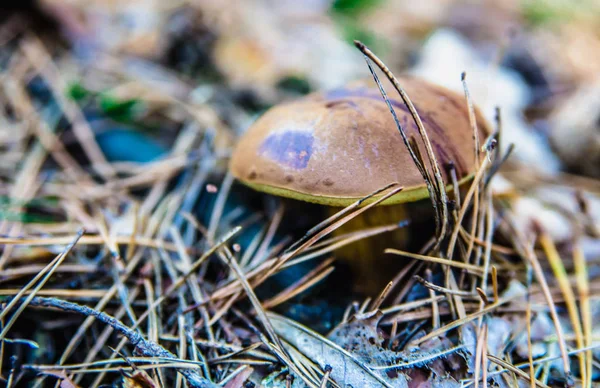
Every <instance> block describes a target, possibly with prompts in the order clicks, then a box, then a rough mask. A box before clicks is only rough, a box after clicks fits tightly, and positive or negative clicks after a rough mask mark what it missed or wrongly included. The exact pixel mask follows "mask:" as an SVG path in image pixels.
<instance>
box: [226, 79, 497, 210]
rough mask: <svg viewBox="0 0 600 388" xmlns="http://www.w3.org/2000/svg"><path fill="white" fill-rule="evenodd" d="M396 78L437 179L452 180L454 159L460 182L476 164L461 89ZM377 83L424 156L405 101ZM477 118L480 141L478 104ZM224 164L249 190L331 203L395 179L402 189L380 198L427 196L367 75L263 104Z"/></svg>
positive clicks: (484, 128)
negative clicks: (413, 110)
mask: <svg viewBox="0 0 600 388" xmlns="http://www.w3.org/2000/svg"><path fill="white" fill-rule="evenodd" d="M398 80H399V82H400V85H402V87H403V88H404V89H405V91H406V92H407V94H408V95H409V97H410V99H411V100H412V102H413V104H414V106H415V108H416V109H417V112H418V113H419V116H420V117H421V120H422V122H423V125H424V127H425V130H426V131H427V134H428V137H429V140H430V142H431V145H432V149H433V152H434V153H435V155H436V158H437V160H438V163H439V164H440V166H441V170H442V175H443V179H444V182H445V183H446V184H450V183H451V180H450V177H449V175H448V174H447V172H446V169H445V168H444V165H446V164H448V163H453V164H454V166H455V170H456V174H457V177H458V179H459V182H461V183H462V182H465V181H467V180H468V179H469V178H471V177H472V176H473V174H474V172H475V169H476V165H475V145H474V140H473V131H472V129H471V125H470V122H469V114H468V108H467V103H466V100H465V98H464V96H462V95H460V94H458V93H455V92H452V91H450V90H448V89H446V88H443V87H441V86H437V85H433V84H431V83H429V82H426V81H424V80H421V79H418V78H414V77H409V76H404V77H400V78H399V79H398ZM386 82H387V81H386ZM384 86H385V88H386V90H387V92H388V98H389V100H390V102H391V104H392V106H393V107H394V110H395V111H396V114H397V116H398V119H399V122H400V124H401V125H402V127H403V129H404V131H405V133H406V134H407V136H408V137H409V138H410V137H411V136H414V137H415V139H416V142H417V144H418V147H419V150H420V153H421V155H422V156H423V159H424V160H427V158H426V155H427V153H426V150H425V146H424V145H423V143H422V141H421V138H420V135H419V132H418V129H417V126H416V124H415V123H414V120H413V118H412V116H411V115H410V113H409V111H408V108H407V107H406V106H405V104H404V103H403V102H402V100H401V98H400V97H399V96H398V95H397V93H396V92H395V91H394V89H393V88H392V86H391V84H389V83H387V84H384ZM476 120H477V126H478V128H479V139H480V143H483V141H484V140H485V137H487V136H488V134H489V133H490V127H489V124H488V123H487V122H486V121H485V119H484V118H483V116H482V115H481V114H480V113H479V111H478V110H477V109H476ZM425 163H427V165H428V167H429V168H430V166H429V164H428V162H427V161H426V162H425ZM230 171H231V172H232V174H233V175H234V176H235V177H236V178H237V179H239V180H240V181H241V182H242V183H244V184H246V185H248V186H250V187H252V188H254V189H256V190H259V191H263V192H267V193H271V194H274V195H279V196H283V197H289V198H294V199H299V200H303V201H307V202H313V203H319V204H325V205H331V206H346V205H348V204H350V203H352V202H354V201H356V200H358V199H360V198H363V197H365V196H367V195H369V194H371V193H373V192H374V191H376V190H378V189H381V188H383V187H385V186H386V185H389V184H390V183H395V182H396V183H399V184H400V185H401V186H403V187H404V189H403V190H402V191H401V192H399V193H397V194H395V195H394V196H392V197H390V198H388V199H387V200H386V201H385V202H384V204H396V203H403V202H411V201H416V200H419V199H422V198H425V197H427V196H428V192H427V187H426V185H425V181H424V179H423V177H422V175H421V174H420V173H419V170H418V169H417V167H416V166H415V164H414V162H413V160H412V158H411V156H410V153H409V152H408V150H407V148H406V146H405V144H404V142H403V140H402V136H401V135H400V133H399V131H398V129H397V127H396V124H395V122H394V119H393V117H392V115H391V113H390V111H389V109H388V106H387V104H386V103H385V101H384V100H383V98H382V97H381V94H380V92H379V89H378V88H377V85H376V84H375V83H374V82H373V81H372V80H370V81H367V80H364V81H357V82H353V83H350V84H349V85H346V86H345V87H343V88H339V89H335V90H331V91H327V92H321V93H313V94H310V95H308V96H306V97H304V98H301V99H299V100H297V101H294V102H289V103H282V104H279V105H277V106H275V107H273V108H271V109H269V110H268V111H267V112H266V113H265V114H264V115H263V116H261V117H260V118H259V119H258V120H257V121H256V122H255V123H254V124H253V125H252V126H251V127H250V128H249V129H248V131H247V132H246V133H245V134H244V135H243V136H242V137H241V139H240V141H239V143H238V145H237V147H236V149H235V150H234V152H233V155H232V158H231V162H230ZM372 200H373V199H372Z"/></svg>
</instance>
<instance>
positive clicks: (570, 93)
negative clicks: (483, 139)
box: [0, 0, 600, 177]
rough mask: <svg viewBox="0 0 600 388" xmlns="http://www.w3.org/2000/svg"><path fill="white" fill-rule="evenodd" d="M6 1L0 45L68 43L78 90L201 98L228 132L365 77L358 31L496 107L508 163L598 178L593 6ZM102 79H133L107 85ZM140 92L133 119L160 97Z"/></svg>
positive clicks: (598, 49) (196, 101) (587, 0)
mask: <svg viewBox="0 0 600 388" xmlns="http://www.w3.org/2000/svg"><path fill="white" fill-rule="evenodd" d="M4 7H5V11H4V12H3V16H2V18H3V20H4V21H3V27H2V35H1V36H0V38H1V39H2V41H3V42H7V41H9V40H10V39H11V37H12V36H14V35H16V34H20V33H23V32H24V31H25V30H26V29H28V28H36V29H38V30H39V31H40V33H39V35H38V36H39V37H40V38H41V39H43V40H45V41H47V42H46V44H47V45H48V46H47V47H50V50H58V47H60V46H63V47H68V48H69V51H68V55H62V58H61V57H59V59H60V60H64V61H71V62H75V63H78V64H79V65H80V66H83V67H77V66H70V67H66V68H64V69H63V77H64V78H65V79H66V80H67V81H69V82H70V83H71V84H72V86H73V87H75V88H76V92H77V91H78V92H83V91H92V92H101V93H103V94H104V95H105V96H110V97H111V98H115V99H121V100H123V99H126V98H127V97H128V94H129V95H131V94H133V91H132V90H130V89H131V88H133V87H134V86H139V84H142V85H143V86H146V87H147V88H148V90H146V91H147V93H150V94H152V93H154V94H158V95H161V97H157V99H158V100H160V99H161V98H176V99H179V100H182V101H185V103H186V104H190V105H191V106H194V105H201V104H205V103H207V104H208V105H209V106H211V107H212V109H214V111H215V112H217V113H218V114H217V117H216V118H218V119H219V120H220V121H222V122H223V123H224V124H225V125H226V126H227V127H228V130H231V131H232V133H233V134H234V135H235V134H236V133H239V132H241V131H243V130H244V129H245V128H246V127H247V126H248V125H249V122H251V121H252V120H253V119H254V118H255V114H256V113H260V112H261V111H262V110H264V109H265V108H266V107H268V106H270V105H272V104H273V103H275V102H278V101H281V100H282V99H288V98H294V97H295V96H297V95H298V94H302V93H307V92H309V91H311V90H319V89H323V88H332V87H335V86H338V85H340V84H343V83H345V82H347V81H348V80H352V79H356V78H357V77H362V76H367V75H368V72H367V68H366V65H365V63H364V60H363V59H362V58H361V55H360V53H359V52H358V51H357V50H356V49H355V48H354V47H353V46H352V44H351V43H352V40H353V39H359V40H361V41H362V42H364V43H365V44H367V45H368V46H369V47H370V48H371V49H372V50H373V51H374V52H376V53H377V54H378V55H379V56H380V57H381V58H382V59H384V60H385V62H386V64H387V65H388V66H389V67H390V68H391V69H392V70H393V71H394V72H397V73H401V72H410V73H416V74H419V75H421V76H423V77H425V78H428V79H430V80H433V81H435V82H437V83H440V84H443V85H446V86H448V87H450V88H453V89H456V90H458V91H461V92H462V85H461V83H460V74H461V72H463V71H466V72H467V81H468V85H469V88H470V90H471V93H472V96H473V99H474V101H475V103H476V104H478V105H479V106H481V107H482V108H483V110H484V112H485V114H486V116H487V117H488V118H489V119H490V120H493V119H494V115H495V113H494V112H495V108H496V107H499V108H500V109H501V112H502V119H503V124H504V125H503V137H502V142H503V143H505V144H504V145H506V144H508V143H515V144H516V149H515V157H514V159H516V160H520V161H523V162H524V163H526V164H527V165H528V166H530V167H532V168H534V169H535V170H536V171H538V172H540V173H544V174H555V173H556V172H558V171H567V172H572V173H576V174H583V175H587V176H596V177H598V176H599V174H600V139H599V136H600V134H599V133H600V132H599V130H598V128H599V125H600V124H599V122H600V118H599V113H598V112H599V108H600V86H599V85H600V81H599V79H598V77H599V75H600V61H599V60H598V55H599V53H600V37H599V35H600V2H598V1H594V0H582V1H577V2H571V1H567V0H537V1H533V0H504V1H456V0H428V1H410V0H406V1H403V0H302V1H296V0H245V1H241V0H196V1H169V2H164V1H159V0H132V1H109V0H95V1H78V0H63V1H59V0H39V1H23V2H14V5H13V6H10V2H9V3H5V5H4ZM4 60H6V58H4ZM61 68H62V66H61ZM65 69H69V70H70V71H71V72H72V73H70V74H69V73H65ZM107 73H109V74H111V75H114V76H115V77H121V79H128V80H129V81H132V82H130V83H129V84H125V85H124V84H120V85H118V87H117V85H115V88H114V89H113V90H107V84H106V79H105V76H106V74H107ZM112 82H115V80H114V79H113V80H112ZM128 86H130V87H131V88H128ZM115 89H116V90H115ZM138 100H140V101H135V103H136V105H137V106H136V109H135V111H136V114H137V115H138V116H137V117H136V119H137V121H138V123H139V121H140V119H141V118H142V117H141V116H142V115H144V114H145V115H150V113H151V112H153V111H155V110H156V109H157V105H159V104H160V102H159V101H154V100H153V99H152V96H151V95H146V96H145V98H138ZM132 103H133V102H132ZM138 103H139V104H138ZM109 105H110V104H109ZM237 106H242V107H243V108H244V109H243V111H239V110H237V109H235V107H237ZM163 129H166V130H168V127H167V126H165V127H163ZM159 140H160V139H159ZM164 140H165V139H163V141H164ZM582 155H585V157H582Z"/></svg>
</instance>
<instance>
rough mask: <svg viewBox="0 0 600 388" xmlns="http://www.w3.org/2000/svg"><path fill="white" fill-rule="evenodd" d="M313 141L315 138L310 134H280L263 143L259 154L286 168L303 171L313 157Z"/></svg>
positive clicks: (287, 132) (293, 132) (275, 134)
mask: <svg viewBox="0 0 600 388" xmlns="http://www.w3.org/2000/svg"><path fill="white" fill-rule="evenodd" d="M313 141H314V138H313V135H312V133H310V132H301V131H285V132H278V133H274V134H272V135H270V136H269V137H267V138H266V139H265V141H263V143H262V144H261V145H260V148H259V152H260V154H261V155H263V156H266V157H267V158H269V159H271V160H274V161H276V162H278V163H281V164H283V165H285V166H286V167H290V168H293V169H295V170H302V169H304V168H306V166H307V165H308V161H309V160H310V157H311V155H312V152H313Z"/></svg>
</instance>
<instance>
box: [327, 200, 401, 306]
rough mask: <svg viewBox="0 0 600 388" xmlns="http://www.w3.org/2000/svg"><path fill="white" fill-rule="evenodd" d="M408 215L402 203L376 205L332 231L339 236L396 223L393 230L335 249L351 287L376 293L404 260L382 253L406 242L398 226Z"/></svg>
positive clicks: (371, 294) (335, 210) (333, 208)
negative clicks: (346, 270) (349, 276)
mask: <svg viewBox="0 0 600 388" xmlns="http://www.w3.org/2000/svg"><path fill="white" fill-rule="evenodd" d="M327 210H328V212H330V213H335V212H337V211H339V209H338V208H335V207H327ZM408 215H409V213H408V209H407V207H406V205H404V204H399V205H391V206H377V207H374V208H372V209H370V210H369V211H367V212H365V213H363V214H361V215H359V216H357V217H355V218H353V219H352V220H351V221H349V222H348V223H346V224H345V225H343V226H341V227H340V228H338V229H337V230H336V231H335V232H334V235H335V236H340V235H343V234H347V233H352V232H359V231H361V230H365V229H368V228H372V227H375V226H382V225H390V224H397V225H398V226H399V227H398V228H397V229H395V230H391V231H389V232H385V233H382V234H378V235H375V236H370V237H367V238H364V239H361V240H359V241H357V242H355V243H353V244H349V245H346V246H343V247H341V248H339V249H338V250H337V251H336V257H338V258H339V260H340V261H341V262H342V263H343V264H344V265H346V266H347V268H348V269H349V270H350V274H351V276H352V286H353V287H352V288H353V290H354V291H356V292H358V293H361V294H364V295H366V296H376V295H377V294H379V293H380V292H381V290H382V289H383V287H385V285H386V284H387V283H388V282H389V281H390V280H391V279H392V278H393V277H394V275H396V273H397V272H398V271H400V270H401V269H402V267H403V266H404V265H405V264H406V263H405V262H404V260H398V257H393V256H391V255H385V254H384V250H385V249H386V248H390V247H406V246H407V244H408V243H409V237H410V236H409V231H408V228H404V227H402V226H404V225H405V222H404V221H407V220H408Z"/></svg>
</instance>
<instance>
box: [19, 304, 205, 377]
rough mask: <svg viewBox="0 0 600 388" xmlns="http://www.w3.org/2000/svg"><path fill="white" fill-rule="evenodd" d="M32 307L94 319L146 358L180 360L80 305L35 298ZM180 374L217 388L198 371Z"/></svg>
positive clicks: (119, 322)
mask: <svg viewBox="0 0 600 388" xmlns="http://www.w3.org/2000/svg"><path fill="white" fill-rule="evenodd" d="M29 305H30V306H35V307H48V308H57V309H59V310H62V311H66V312H71V313H76V314H80V315H83V316H85V317H94V318H95V319H97V320H98V321H100V322H102V323H104V324H106V325H109V326H111V327H112V328H113V329H114V330H115V331H117V332H118V333H120V334H121V335H123V336H124V337H125V338H127V339H128V340H129V342H130V343H131V344H132V345H133V346H134V347H135V352H136V353H137V354H139V355H141V356H144V357H160V358H164V359H172V360H178V358H177V357H176V356H175V355H174V354H173V353H171V352H169V351H168V350H166V349H165V348H163V347H162V346H161V345H159V344H157V343H155V342H153V341H148V340H146V339H144V338H143V337H142V336H141V334H139V333H138V332H136V331H134V330H131V329H130V328H129V327H127V326H125V325H124V324H123V323H122V322H121V321H119V320H118V319H116V318H114V317H112V316H110V315H108V314H106V313H103V312H100V311H96V310H94V309H92V308H90V307H87V306H82V305H78V304H76V303H71V302H67V301H64V300H61V299H56V298H43V297H35V298H33V299H32V300H31V302H30V303H29ZM177 370H178V372H179V373H181V374H182V375H183V376H184V377H185V378H186V380H187V382H188V384H189V385H190V386H191V387H198V388H216V387H217V386H216V385H215V384H212V383H210V382H209V381H208V380H206V379H205V378H204V377H202V376H201V375H200V374H199V373H198V371H197V370H196V369H189V368H178V369H177Z"/></svg>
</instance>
